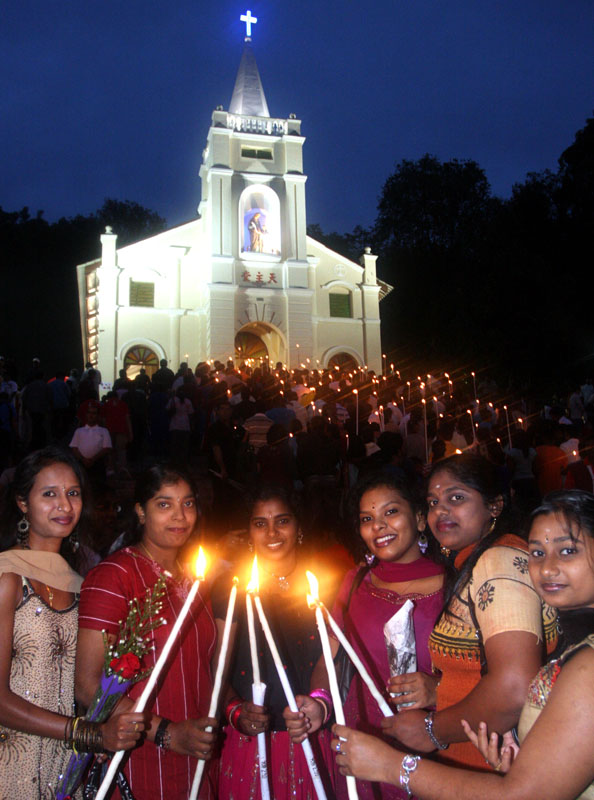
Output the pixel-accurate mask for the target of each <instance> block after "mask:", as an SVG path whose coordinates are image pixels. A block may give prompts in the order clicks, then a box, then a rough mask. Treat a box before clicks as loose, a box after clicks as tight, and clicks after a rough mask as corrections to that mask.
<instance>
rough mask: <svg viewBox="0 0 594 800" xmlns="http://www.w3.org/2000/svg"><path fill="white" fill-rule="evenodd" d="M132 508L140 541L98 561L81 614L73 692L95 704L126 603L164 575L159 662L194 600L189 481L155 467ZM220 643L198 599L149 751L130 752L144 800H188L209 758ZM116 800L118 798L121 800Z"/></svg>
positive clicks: (162, 691)
mask: <svg viewBox="0 0 594 800" xmlns="http://www.w3.org/2000/svg"><path fill="white" fill-rule="evenodd" d="M136 501H137V502H136V506H135V511H136V514H137V516H138V520H139V524H140V536H139V537H138V541H137V542H136V544H134V545H133V546H130V547H124V548H123V549H122V550H119V551H118V552H116V553H114V554H113V555H112V556H110V557H109V558H107V559H106V560H105V561H103V562H101V563H100V564H99V565H98V566H97V567H95V569H93V570H92V571H91V572H90V573H89V574H88V576H87V578H86V579H85V582H84V584H83V587H82V591H81V598H80V611H79V634H78V650H77V656H76V695H77V699H78V700H79V701H80V702H81V703H82V704H84V705H88V703H89V702H90V700H91V698H92V697H93V694H94V693H95V690H96V689H97V686H98V684H99V680H100V676H101V671H102V668H103V641H102V639H103V637H102V633H101V631H103V630H105V631H107V633H108V635H109V636H110V637H113V638H115V636H116V635H117V632H118V628H119V621H120V620H122V619H124V618H125V617H126V615H127V612H128V603H129V601H130V600H132V599H133V598H135V597H138V598H142V597H144V596H145V593H146V590H147V589H151V588H152V587H153V586H154V584H155V582H156V581H157V580H158V578H159V577H160V576H161V575H165V577H166V579H167V581H166V593H165V596H164V598H163V607H162V610H161V612H160V613H161V616H163V617H164V618H165V620H166V621H167V623H168V624H167V625H163V626H161V627H159V628H157V629H156V631H155V633H154V641H155V650H154V652H153V653H152V654H151V655H149V656H147V660H148V662H149V663H148V664H146V666H150V665H151V664H154V663H155V662H156V659H157V658H158V656H159V653H160V652H161V650H162V649H163V645H164V643H165V641H166V640H167V637H168V635H169V631H170V630H171V625H172V624H173V623H174V621H175V619H176V618H177V615H178V614H179V612H180V609H181V607H182V605H183V603H184V601H185V599H186V597H187V595H188V591H189V589H190V586H191V583H192V578H191V576H189V575H188V574H186V572H185V569H184V567H183V565H182V564H181V563H180V561H179V559H178V554H179V551H180V548H182V547H183V545H184V544H185V543H186V542H187V540H188V538H189V537H190V535H191V534H192V532H193V530H194V527H195V524H196V513H197V512H196V492H195V490H194V488H193V485H192V482H191V479H190V478H189V477H188V476H186V475H185V474H184V473H183V472H181V471H180V470H177V469H171V468H166V467H159V466H156V467H152V468H151V469H150V470H148V471H147V472H146V473H145V474H144V475H143V476H142V477H141V478H140V479H139V481H138V484H137V487H136ZM215 644H216V626H215V622H214V619H213V617H212V614H211V611H210V606H209V604H208V603H207V602H206V601H205V600H204V599H203V598H202V597H201V596H200V594H198V597H197V599H196V601H195V603H194V605H193V607H192V609H191V611H190V614H189V615H188V619H187V620H186V622H185V623H184V626H183V627H182V631H181V634H180V645H179V647H175V648H174V650H173V652H172V655H171V657H170V659H169V661H168V664H167V665H166V668H165V670H164V673H163V675H162V676H161V678H160V680H159V686H158V692H157V694H156V695H155V696H154V697H153V700H152V703H151V701H149V704H148V706H147V708H148V709H149V710H150V712H151V719H150V727H149V729H148V733H147V737H146V740H145V741H144V743H143V744H142V746H140V747H138V748H137V749H135V750H134V751H132V753H131V754H130V757H129V759H128V761H127V763H126V766H125V769H124V772H125V776H126V778H127V780H128V783H129V785H130V788H131V790H132V793H133V794H134V796H135V797H136V798H137V800H161V799H162V798H167V800H187V798H188V796H189V793H190V788H191V786H192V780H193V776H194V772H195V769H196V764H197V759H198V758H203V759H209V758H210V756H211V753H212V746H213V743H214V739H215V736H216V734H215V733H210V732H208V731H207V730H206V727H207V726H208V725H212V726H216V724H217V723H216V720H214V719H209V718H207V717H206V714H207V713H208V706H209V702H210V696H211V691H212V681H211V673H210V662H211V659H212V656H213V652H214V648H215ZM144 686H145V681H140V682H139V683H137V684H135V685H134V686H133V687H132V688H131V689H130V691H129V694H128V697H127V698H124V700H123V701H122V703H128V704H129V705H130V706H131V705H132V704H133V701H134V700H135V699H136V698H137V697H138V696H139V695H140V694H141V693H142V691H143V689H144ZM214 772H215V771H214V769H212V770H211V769H208V768H207V769H206V772H205V775H204V778H203V780H202V784H201V790H200V795H199V797H200V798H201V800H214V798H216V796H217V794H216V780H214V778H215V776H214ZM114 796H115V797H118V796H119V795H118V794H117V791H116V794H115V795H114Z"/></svg>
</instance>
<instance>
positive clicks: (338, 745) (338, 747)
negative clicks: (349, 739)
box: [336, 742, 342, 755]
mask: <svg viewBox="0 0 594 800" xmlns="http://www.w3.org/2000/svg"><path fill="white" fill-rule="evenodd" d="M336 752H337V753H340V754H341V755H342V750H341V749H340V742H336Z"/></svg>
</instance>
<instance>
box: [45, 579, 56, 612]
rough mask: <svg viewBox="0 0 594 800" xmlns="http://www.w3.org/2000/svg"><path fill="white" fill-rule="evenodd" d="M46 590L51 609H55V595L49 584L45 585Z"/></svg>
mask: <svg viewBox="0 0 594 800" xmlns="http://www.w3.org/2000/svg"><path fill="white" fill-rule="evenodd" d="M45 588H46V591H47V599H48V603H49V607H50V608H53V607H54V593H53V591H52V589H50V587H49V586H48V585H47V584H46V585H45Z"/></svg>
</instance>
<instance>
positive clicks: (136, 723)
mask: <svg viewBox="0 0 594 800" xmlns="http://www.w3.org/2000/svg"><path fill="white" fill-rule="evenodd" d="M137 730H138V722H135V723H134V733H136V731H137Z"/></svg>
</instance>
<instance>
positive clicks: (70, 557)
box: [0, 445, 90, 569]
mask: <svg viewBox="0 0 594 800" xmlns="http://www.w3.org/2000/svg"><path fill="white" fill-rule="evenodd" d="M52 464H65V465H66V466H67V467H70V469H71V470H72V471H73V472H74V474H75V475H76V479H77V481H78V484H79V486H80V492H81V500H82V511H81V515H80V519H79V521H78V523H77V525H76V527H75V528H74V529H73V531H72V533H71V534H70V536H68V537H67V538H66V539H64V540H63V541H62V544H61V546H60V555H61V556H62V557H63V558H64V559H65V560H66V561H67V562H68V563H69V564H70V566H71V567H72V568H73V569H76V568H77V566H78V557H77V554H76V553H75V551H74V550H73V549H72V539H71V536H72V535H73V534H76V535H78V536H79V537H80V536H82V533H83V531H84V530H86V528H87V526H88V520H89V515H90V510H89V490H88V482H87V479H86V475H85V471H84V469H83V468H82V466H81V465H80V463H79V462H78V461H77V460H76V458H74V456H73V455H72V454H71V453H69V452H68V451H67V450H62V449H61V448H59V447H55V446H53V445H52V446H50V447H44V448H43V449H42V450H35V451H34V452H33V453H29V455H28V456H25V458H23V460H22V461H21V462H20V464H19V465H18V466H17V468H16V470H15V473H14V477H13V479H12V483H11V484H10V487H9V489H8V492H7V493H6V495H5V498H4V502H3V510H2V517H1V519H2V522H1V523H0V525H1V533H0V550H2V551H3V550H8V549H9V548H10V547H14V546H15V544H16V543H17V528H16V526H17V523H18V522H19V520H20V519H21V518H22V516H23V512H22V511H21V510H20V509H19V507H18V505H17V500H26V501H28V500H29V495H30V494H31V489H32V488H33V484H34V483H35V479H36V478H37V476H38V475H39V473H40V472H41V470H42V469H45V467H49V466H51V465H52Z"/></svg>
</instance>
